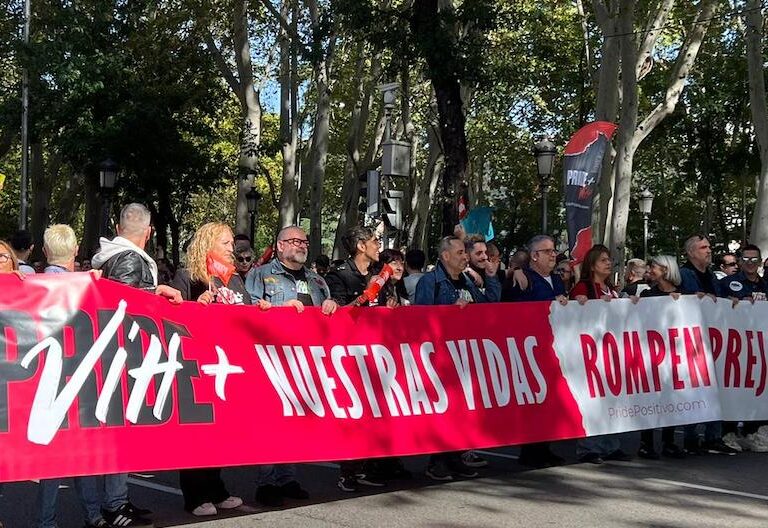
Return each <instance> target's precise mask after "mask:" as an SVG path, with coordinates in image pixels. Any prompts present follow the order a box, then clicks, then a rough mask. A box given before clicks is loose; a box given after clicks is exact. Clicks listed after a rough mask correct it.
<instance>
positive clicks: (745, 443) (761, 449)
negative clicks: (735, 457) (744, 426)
mask: <svg viewBox="0 0 768 528" xmlns="http://www.w3.org/2000/svg"><path fill="white" fill-rule="evenodd" d="M739 442H740V443H741V447H742V448H743V449H746V450H747V451H752V452H755V453H766V452H768V444H765V443H763V442H762V439H761V438H760V437H759V436H758V435H757V433H753V434H748V435H747V436H745V437H743V438H739Z"/></svg>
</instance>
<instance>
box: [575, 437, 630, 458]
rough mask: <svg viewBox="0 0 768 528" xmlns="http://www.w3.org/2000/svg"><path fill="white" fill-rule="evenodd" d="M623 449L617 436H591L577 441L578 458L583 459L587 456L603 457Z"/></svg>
mask: <svg viewBox="0 0 768 528" xmlns="http://www.w3.org/2000/svg"><path fill="white" fill-rule="evenodd" d="M619 447H621V444H620V442H619V439H618V437H617V436H616V435H602V436H590V437H588V438H581V439H579V440H577V441H576V456H577V457H579V458H581V457H583V456H585V455H587V454H591V453H594V454H597V455H599V456H601V457H603V456H606V455H610V454H611V453H613V452H614V451H616V450H617V449H619Z"/></svg>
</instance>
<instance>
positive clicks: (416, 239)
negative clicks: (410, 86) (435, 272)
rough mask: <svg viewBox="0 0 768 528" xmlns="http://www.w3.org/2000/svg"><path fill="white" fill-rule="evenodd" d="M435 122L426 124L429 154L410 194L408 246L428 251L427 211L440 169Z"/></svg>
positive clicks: (434, 191)
mask: <svg viewBox="0 0 768 528" xmlns="http://www.w3.org/2000/svg"><path fill="white" fill-rule="evenodd" d="M438 136H439V134H438V131H437V124H435V123H430V124H428V125H427V143H428V144H429V155H428V157H427V164H426V167H425V168H424V173H423V174H422V176H421V178H419V180H418V181H417V182H416V185H414V189H413V194H412V195H411V208H412V209H413V217H412V220H411V225H410V226H409V227H410V230H409V232H408V240H409V241H410V245H409V247H411V248H416V249H421V250H424V251H425V252H427V253H428V252H429V248H428V247H427V244H428V241H427V230H428V228H429V211H430V209H431V207H432V204H433V203H434V198H435V193H436V191H437V184H438V182H439V181H440V172H441V171H442V159H443V148H442V145H441V144H440V138H439V137H438Z"/></svg>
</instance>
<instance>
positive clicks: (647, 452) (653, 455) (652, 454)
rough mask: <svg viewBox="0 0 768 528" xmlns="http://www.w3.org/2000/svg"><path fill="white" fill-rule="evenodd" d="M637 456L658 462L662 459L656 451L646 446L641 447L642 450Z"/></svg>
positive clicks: (638, 451)
mask: <svg viewBox="0 0 768 528" xmlns="http://www.w3.org/2000/svg"><path fill="white" fill-rule="evenodd" d="M637 456H639V457H640V458H644V459H646V460H658V459H660V458H661V457H660V456H659V454H658V453H657V452H656V450H655V449H653V448H652V447H646V446H644V445H641V446H640V449H638V450H637Z"/></svg>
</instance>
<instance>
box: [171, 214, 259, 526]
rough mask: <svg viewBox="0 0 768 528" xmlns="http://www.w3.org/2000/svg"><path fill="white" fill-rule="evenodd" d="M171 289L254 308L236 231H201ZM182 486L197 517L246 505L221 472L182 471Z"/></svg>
mask: <svg viewBox="0 0 768 528" xmlns="http://www.w3.org/2000/svg"><path fill="white" fill-rule="evenodd" d="M171 285H172V286H173V287H174V288H176V289H177V290H179V291H180V292H181V296H182V298H183V299H184V300H185V301H197V302H199V303H202V304H211V303H220V304H251V298H250V296H249V295H248V292H247V291H246V289H245V284H243V279H241V278H240V275H238V274H237V272H236V270H235V266H234V236H233V235H232V229H230V227H229V226H228V225H227V224H223V223H221V222H210V223H207V224H205V225H203V226H202V227H200V228H199V229H198V230H197V231H196V232H195V235H194V237H193V238H192V242H191V243H190V244H189V248H188V249H187V267H186V268H185V269H180V270H179V271H178V272H177V273H176V276H175V277H174V279H173V282H172V283H171ZM267 304H268V303H267ZM179 484H180V487H181V491H182V493H183V495H184V509H185V510H187V511H189V512H191V513H192V514H193V515H196V516H207V515H216V514H217V513H218V510H227V509H232V508H237V507H238V506H241V505H242V504H243V500H242V499H241V498H240V497H233V496H231V495H230V494H229V492H228V491H227V488H226V486H225V485H224V481H223V480H222V479H221V468H204V469H182V470H179Z"/></svg>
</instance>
